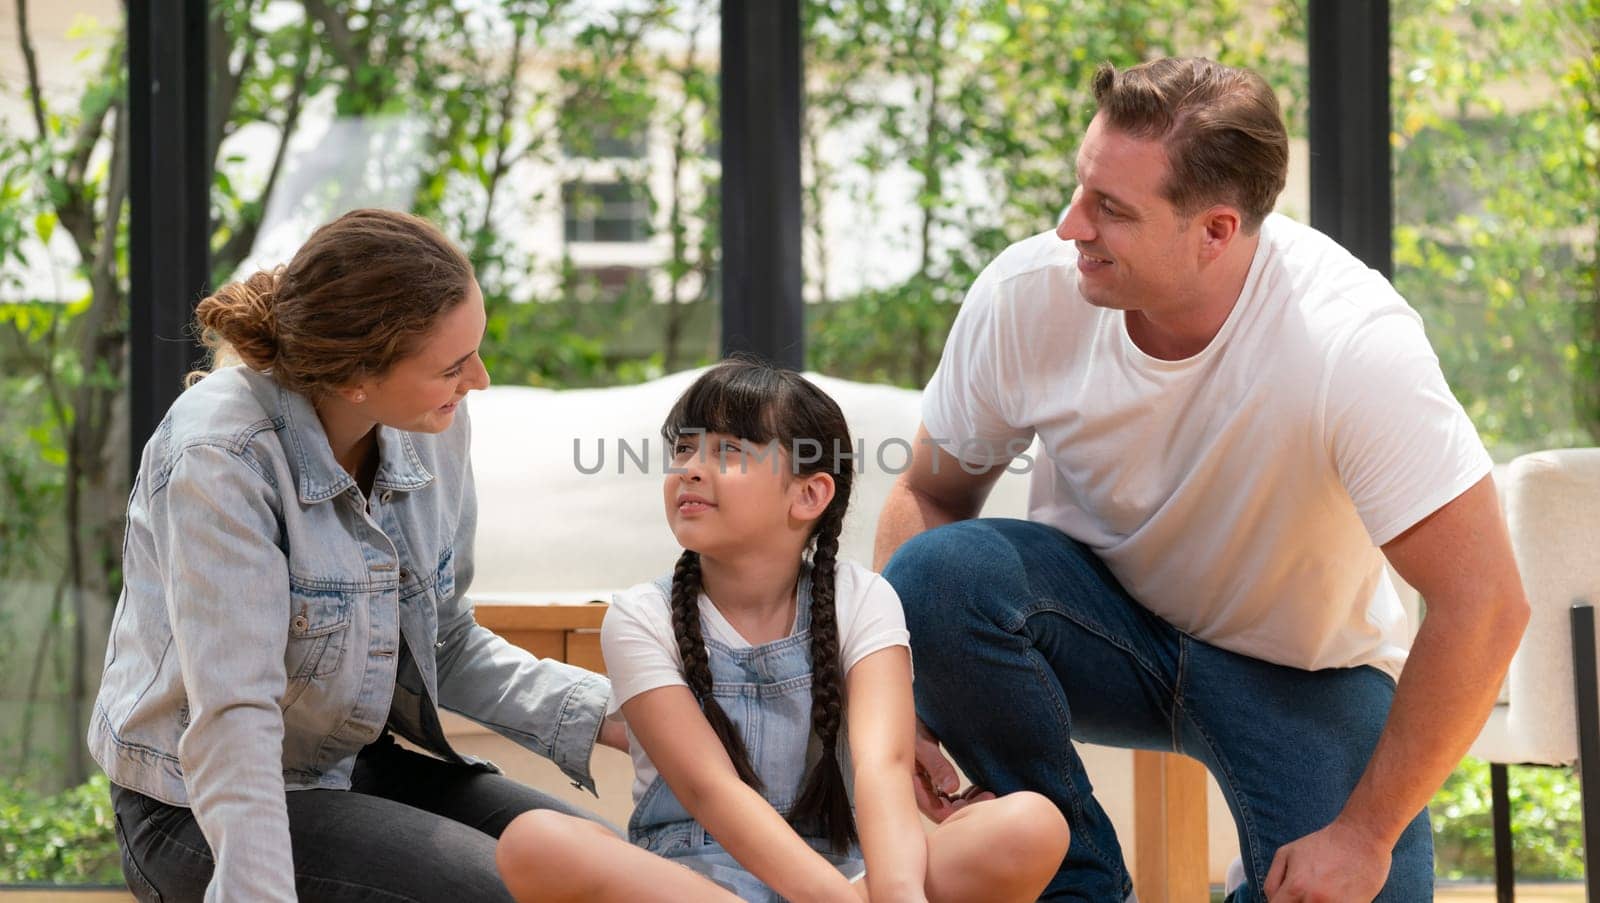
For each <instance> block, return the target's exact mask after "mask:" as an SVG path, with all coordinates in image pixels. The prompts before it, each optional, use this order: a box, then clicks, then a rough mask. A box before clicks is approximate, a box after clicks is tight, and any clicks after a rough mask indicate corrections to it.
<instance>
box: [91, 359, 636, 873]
mask: <svg viewBox="0 0 1600 903" xmlns="http://www.w3.org/2000/svg"><path fill="white" fill-rule="evenodd" d="M470 431H471V427H470V424H469V422H468V419H467V416H466V406H465V405H462V406H461V407H460V408H458V409H457V412H456V417H455V422H454V423H453V424H452V425H451V427H450V428H449V429H448V430H446V431H445V432H443V433H441V434H438V435H427V434H413V433H405V432H400V431H398V430H393V429H389V428H387V427H380V428H379V435H378V447H379V464H378V471H377V476H376V478H375V479H374V480H373V485H372V492H371V495H370V496H369V497H366V498H363V497H362V495H361V491H360V489H359V488H358V487H357V486H356V483H355V481H354V480H353V479H351V477H350V475H349V474H347V473H346V472H345V471H344V469H343V468H341V467H340V466H339V464H338V463H337V462H336V461H335V460H334V458H333V452H332V449H331V448H330V447H329V445H328V441H327V437H326V435H325V434H324V432H323V429H322V424H321V421H320V420H319V419H318V418H317V415H316V412H315V411H314V410H313V409H312V407H311V404H310V402H309V401H307V400H306V398H305V397H303V396H301V395H298V394H296V393H293V392H289V391H287V390H285V389H283V388H281V387H280V386H278V384H277V383H276V382H274V381H273V380H272V379H271V378H270V377H268V376H264V375H262V374H259V373H256V372H254V371H252V370H249V369H247V368H243V367H233V368H228V369H223V370H219V371H217V372H216V373H213V374H212V375H210V376H208V377H207V378H206V379H204V380H203V381H201V382H200V383H199V384H198V385H196V386H195V387H193V388H191V389H189V390H188V391H187V392H185V393H184V394H183V396H182V397H180V398H179V399H178V401H177V402H176V403H175V404H174V405H173V406H172V409H171V410H170V411H168V413H167V416H166V418H165V419H164V420H163V421H162V422H161V425H160V427H159V428H158V429H157V431H156V434H155V435H154V436H153V437H152V438H151V440H150V442H149V443H148V444H147V445H146V446H145V450H144V455H143V458H142V459H141V461H140V465H139V473H138V476H137V478H136V480H135V482H134V487H133V493H132V496H131V498H130V499H129V502H128V523H127V538H126V540H125V542H124V547H123V590H122V597H121V599H120V600H119V602H118V605H117V611H116V614H115V616H114V620H113V622H112V628H111V636H110V640H109V643H108V645H107V648H106V664H105V673H104V676H103V678H102V682H101V686H100V692H99V696H98V698H97V699H96V700H95V707H94V713H93V715H92V717H91V721H90V726H89V748H90V750H91V752H92V753H93V755H94V757H95V760H96V761H97V762H99V763H100V766H101V767H102V768H104V769H105V771H106V774H107V775H108V776H109V777H110V778H111V780H112V781H114V782H116V783H118V784H121V785H122V786H124V787H127V788H130V789H132V790H137V791H138V792H140V793H143V794H145V795H147V796H151V797H154V798H155V799H158V800H162V801H164V802H167V803H171V804H173V805H178V806H188V807H191V808H192V809H193V810H194V814H195V818H196V819H197V820H198V822H199V824H200V827H201V829H202V831H204V833H205V836H206V839H207V841H209V843H210V845H211V848H212V855H213V857H214V859H215V861H216V873H215V876H214V878H213V879H212V882H211V886H210V888H209V890H208V891H207V894H206V898H207V900H227V899H236V898H245V897H248V898H250V899H253V900H254V899H263V900H266V899H272V900H293V899H294V897H295V892H294V867H293V863H292V860H291V856H290V847H289V825H288V815H287V810H286V808H285V805H284V792H285V791H287V790H299V789H307V788H331V789H338V790H345V789H348V788H349V786H350V773H351V768H352V766H353V764H354V761H355V755H356V753H357V752H358V751H359V750H360V749H361V748H362V747H363V746H364V745H366V744H367V743H370V742H372V741H373V740H375V739H377V738H378V736H379V735H380V734H381V733H382V732H383V730H384V726H385V723H386V722H388V723H391V724H392V726H393V727H394V729H395V730H396V731H397V732H398V733H400V734H402V735H403V736H405V737H407V738H408V739H410V740H412V741H413V742H415V743H416V744H418V745H419V746H421V747H423V748H425V749H427V750H429V751H431V752H433V753H434V754H436V755H438V756H440V757H442V758H444V759H447V760H450V761H455V762H463V763H467V764H476V765H480V766H481V767H486V768H493V766H492V765H484V764H482V763H477V762H475V761H473V760H468V759H466V758H465V757H463V756H460V755H458V754H457V753H456V752H455V751H454V750H452V749H451V748H450V744H449V743H448V742H447V741H446V740H445V737H444V731H443V730H442V728H441V727H440V723H439V714H438V709H439V708H441V707H442V708H446V709H449V710H451V711H455V712H459V713H460V714H462V715H465V716H466V717H468V718H471V719H473V720H475V721H478V722H480V723H482V724H484V725H486V726H488V727H490V728H493V729H494V730H495V731H498V732H499V733H501V734H504V735H505V736H507V737H509V738H511V739H512V740H515V741H517V742H518V743H520V744H522V745H523V746H525V747H527V748H528V749H530V750H532V751H534V752H536V753H539V754H540V755H543V756H546V757H548V758H550V759H551V760H553V761H554V762H555V763H556V764H557V765H559V766H560V767H561V769H562V770H563V771H564V772H565V773H566V774H567V775H568V776H569V777H570V778H572V779H573V780H574V781H575V782H576V784H577V785H578V786H581V787H584V788H586V789H589V790H591V791H593V789H594V783H593V779H592V778H591V777H590V775H589V755H590V752H591V751H592V750H593V747H594V743H595V739H596V736H597V734H598V732H599V727H600V719H601V717H602V716H603V715H604V712H605V706H606V701H607V699H608V697H609V695H610V684H609V683H608V682H607V681H606V679H605V678H603V677H600V676H598V675H595V674H592V673H590V672H588V671H584V670H582V669H580V668H575V667H571V666H569V665H565V664H561V663H558V662H553V661H548V660H541V659H538V658H535V657H534V656H532V655H530V654H529V653H527V652H525V651H523V650H521V649H518V648H516V647H514V646H512V645H511V644H509V643H507V642H505V641H504V640H502V639H500V638H499V637H497V636H496V635H495V634H493V633H491V632H490V631H488V630H487V629H485V628H483V627H480V626H478V624H477V623H476V622H475V621H474V620H473V616H472V604H471V602H470V601H469V600H468V599H467V598H466V595H465V591H466V589H467V586H468V584H469V583H470V581H471V578H472V540H473V530H474V528H475V527H476V521H477V505H476V500H475V497H474V493H473V484H472V469H471V465H470V460H469V457H468V442H469V435H470ZM391 709H392V712H393V718H392V720H391Z"/></svg>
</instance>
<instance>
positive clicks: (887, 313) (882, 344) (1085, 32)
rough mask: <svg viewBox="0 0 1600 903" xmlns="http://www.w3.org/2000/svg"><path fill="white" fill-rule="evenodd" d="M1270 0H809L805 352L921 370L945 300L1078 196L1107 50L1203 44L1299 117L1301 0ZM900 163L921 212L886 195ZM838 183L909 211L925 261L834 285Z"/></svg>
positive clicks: (910, 381)
mask: <svg viewBox="0 0 1600 903" xmlns="http://www.w3.org/2000/svg"><path fill="white" fill-rule="evenodd" d="M1261 5H1262V6H1265V9H1266V12H1267V15H1265V16H1262V15H1254V16H1247V15H1246V14H1245V13H1246V10H1245V6H1246V5H1245V4H1243V3H1238V2H1232V0H1209V2H1198V3H1197V2H1189V0H1144V2H1119V3H1084V4H1071V5H1070V11H1068V10H1067V9H1065V8H1064V7H1066V6H1067V5H1066V4H1062V3H1049V2H1028V3H1017V2H1006V0H924V2H918V3H905V4H899V3H885V2H881V0H812V2H809V3H807V4H806V5H805V7H804V10H805V28H806V32H805V36H806V37H805V40H806V45H805V46H806V54H807V59H806V77H807V80H808V84H807V94H806V104H807V107H806V122H805V147H806V151H807V157H808V163H809V166H808V168H807V172H806V176H805V178H806V181H805V184H804V188H803V196H804V199H805V205H806V224H807V230H808V233H809V236H810V237H811V245H812V247H813V248H815V249H819V250H817V251H815V252H814V253H815V254H816V256H817V259H816V261H815V265H814V266H808V270H807V278H808V279H809V280H810V282H809V284H808V290H809V292H810V294H812V295H813V296H815V297H817V298H819V299H820V300H821V301H823V302H824V305H823V307H824V309H823V310H822V311H819V312H817V313H815V314H813V318H812V319H813V325H812V327H811V329H810V331H809V333H808V336H807V338H808V347H809V348H810V349H811V351H810V365H811V366H813V367H816V368H817V369H823V370H826V371H827V372H829V373H830V374H833V375H836V376H845V377H852V378H857V379H876V378H889V379H892V380H895V381H897V382H900V383H902V384H905V385H920V379H922V378H925V377H926V375H927V374H929V373H931V372H932V366H931V364H929V363H928V362H929V361H932V362H937V359H938V353H939V351H940V349H941V348H942V347H943V344H944V337H945V333H946V332H947V331H948V325H949V323H950V322H952V320H953V318H954V311H953V310H939V309H938V305H941V304H951V305H953V304H954V303H956V302H957V301H958V300H959V298H960V293H961V292H964V291H965V290H966V287H967V286H968V285H969V284H970V283H971V281H972V280H973V278H975V277H976V275H977V273H978V272H979V271H980V270H981V268H982V267H983V266H984V265H985V264H986V263H987V262H988V261H989V260H991V259H993V258H994V256H995V255H996V254H998V253H999V252H1000V251H1001V250H1002V249H1003V248H1004V247H1005V246H1006V245H1007V244H1009V243H1010V242H1012V241H1016V240H1017V239H1020V238H1022V237H1024V236H1027V235H1031V234H1034V233H1037V232H1040V231H1043V230H1044V229H1048V228H1050V227H1051V226H1053V225H1054V224H1055V222H1056V220H1057V218H1058V217H1059V215H1060V213H1061V211H1062V210H1064V209H1065V208H1066V205H1067V203H1068V200H1069V199H1070V197H1071V193H1072V185H1073V181H1074V175H1073V165H1074V154H1075V153H1076V150H1077V144H1078V140H1079V138H1080V137H1081V136H1082V134H1083V131H1084V129H1085V128H1087V126H1088V123H1089V119H1090V118H1091V117H1092V115H1093V113H1094V110H1095V105H1094V100H1093V95H1092V92H1091V88H1090V83H1091V78H1092V75H1093V73H1094V71H1095V69H1096V68H1097V67H1098V66H1099V65H1100V64H1101V63H1102V62H1110V63H1113V64H1115V65H1118V66H1130V65H1134V64H1136V63H1139V62H1141V61H1143V60H1145V59H1149V58H1152V57H1155V56H1162V55H1204V56H1211V57H1215V58H1218V59H1221V60H1223V61H1225V62H1230V63H1236V64H1246V65H1250V66H1253V67H1255V68H1257V69H1259V70H1261V71H1262V72H1263V73H1264V74H1265V75H1266V76H1267V78H1268V79H1269V81H1270V82H1271V83H1272V84H1273V86H1274V87H1275V88H1276V89H1277V90H1278V92H1279V95H1280V98H1281V100H1282V101H1283V103H1284V106H1285V110H1286V112H1287V114H1288V116H1289V119H1290V121H1291V123H1299V122H1303V120H1304V113H1303V109H1304V95H1305V78H1304V66H1303V63H1301V62H1299V61H1297V60H1296V59H1295V58H1294V56H1293V55H1292V54H1290V53H1287V52H1286V50H1287V49H1288V48H1292V47H1295V46H1303V35H1304V24H1303V22H1304V16H1303V12H1302V10H1301V7H1300V6H1299V5H1298V4H1296V3H1293V2H1271V3H1266V4H1261ZM845 133H848V134H852V135H864V136H865V139H864V141H862V142H861V143H860V147H859V150H857V151H854V152H853V153H852V154H850V155H849V156H846V157H840V155H839V154H838V153H837V152H830V151H829V147H830V145H831V144H832V143H833V138H834V136H837V135H840V134H845ZM847 143H848V142H847ZM906 169H909V170H910V172H911V175H912V176H913V177H914V179H915V183H916V186H917V188H916V191H915V194H914V199H913V202H912V203H913V205H914V207H913V209H912V211H911V215H910V216H908V215H907V212H906V211H905V209H904V206H903V202H902V201H901V200H899V199H898V197H896V199H895V200H893V201H892V202H891V201H888V200H885V199H884V197H883V196H884V195H887V194H889V193H890V192H891V191H895V190H896V189H894V187H893V185H894V184H895V183H896V182H897V181H899V180H902V179H903V178H904V171H905V170H906ZM862 182H864V183H865V184H864V186H863V185H862V184H861V183H862ZM844 197H848V198H849V199H850V203H852V204H864V205H865V206H866V207H867V208H868V210H869V211H871V212H873V213H877V212H878V211H880V210H881V211H882V212H883V214H884V215H883V216H881V217H877V216H874V217H873V218H872V219H871V220H869V222H872V223H873V224H874V227H877V223H879V222H882V223H909V226H907V227H906V228H904V231H903V232H902V233H900V234H897V235H894V236H892V237H893V238H894V239H895V240H897V241H899V242H901V243H902V244H903V245H904V246H905V247H907V248H909V249H911V250H912V251H914V259H915V261H916V263H915V269H914V270H913V271H912V272H911V273H909V274H907V275H906V276H905V277H904V278H903V280H902V281H900V282H899V283H898V284H891V285H889V286H885V287H870V288H868V289H866V290H864V291H862V292H860V293H859V294H858V295H856V296H854V297H839V293H838V291H837V290H836V289H835V288H833V287H832V286H830V285H829V284H828V283H827V277H828V266H827V264H828V261H827V260H826V258H825V251H826V248H827V247H828V242H829V237H830V236H829V233H828V231H827V226H826V223H827V217H826V216H825V215H824V214H825V212H826V211H827V209H828V207H829V205H830V204H833V203H837V202H839V200H840V199H841V198H844ZM890 203H893V204H895V205H897V206H896V208H895V209H893V210H889V209H886V208H887V205H889V204H890ZM836 306H837V307H836ZM940 324H943V325H942V327H941V326H940ZM836 331H837V332H836ZM896 358H898V360H897V359H896Z"/></svg>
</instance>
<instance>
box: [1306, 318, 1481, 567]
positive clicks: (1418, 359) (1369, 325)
mask: <svg viewBox="0 0 1600 903" xmlns="http://www.w3.org/2000/svg"><path fill="white" fill-rule="evenodd" d="M1323 411H1324V420H1323V423H1324V428H1325V438H1326V441H1327V443H1328V447H1329V451H1330V453H1331V454H1332V456H1333V462H1334V466H1335V467H1336V468H1337V470H1338V474H1339V480H1340V482H1341V483H1343V485H1344V487H1345V491H1346V492H1348V493H1349V495H1350V499H1351V501H1352V502H1354V503H1355V507H1356V511H1357V513H1358V514H1360V516H1361V521H1362V523H1363V524H1364V525H1365V526H1366V528H1367V533H1368V534H1369V535H1370V536H1371V537H1372V541H1373V543H1374V544H1375V545H1379V546H1381V545H1383V544H1385V543H1387V542H1389V541H1390V540H1392V539H1394V538H1395V537H1396V536H1399V535H1400V534H1401V533H1404V532H1405V531H1406V530H1408V529H1410V528H1411V527H1413V526H1415V525H1416V524H1417V523H1418V522H1419V521H1421V520H1422V519H1423V518H1425V517H1427V516H1428V515H1430V514H1432V513H1433V512H1435V511H1437V510H1439V509H1440V508H1441V507H1443V506H1444V505H1445V504H1446V503H1447V502H1449V501H1451V500H1452V499H1454V498H1455V497H1456V496H1459V495H1460V494H1461V493H1463V492H1465V491H1466V490H1467V489H1469V488H1471V487H1472V485H1473V484H1475V483H1477V482H1478V481H1479V480H1481V479H1483V477H1484V475H1485V474H1487V473H1489V471H1490V470H1491V469H1492V468H1493V466H1494V462H1493V461H1492V460H1491V459H1490V458H1489V453H1488V451H1487V450H1485V449H1484V447H1483V441H1482V440H1481V439H1479V438H1478V432H1477V430H1476V429H1475V428H1474V427H1473V425H1472V421H1471V420H1470V419H1469V418H1468V417H1467V413H1466V411H1465V410H1463V409H1462V407H1461V404H1460V403H1459V402H1458V401H1456V398H1455V396H1454V395H1453V394H1451V392H1450V387H1449V386H1448V385H1446V384H1445V380H1444V374H1443V373H1442V372H1441V371H1440V369H1439V359H1438V357H1437V356H1436V355H1435V354H1434V353H1433V348H1432V347H1431V346H1430V345H1429V344H1428V338H1427V336H1426V334H1424V332H1423V329H1422V321H1421V318H1419V317H1418V316H1417V315H1416V314H1415V313H1414V312H1412V311H1411V310H1409V309H1405V310H1402V311H1395V312H1393V313H1388V314H1384V315H1381V316H1378V317H1375V318H1373V319H1372V320H1369V321H1368V322H1366V323H1365V324H1363V325H1362V326H1361V327H1360V328H1358V329H1357V330H1356V331H1355V333H1354V334H1353V335H1352V336H1351V338H1350V341H1349V342H1348V343H1347V344H1346V345H1345V346H1344V348H1343V351H1342V353H1340V354H1339V355H1338V357H1337V358H1335V359H1334V361H1333V362H1332V364H1331V365H1330V367H1329V370H1328V388H1327V395H1326V400H1325V405H1324V408H1323Z"/></svg>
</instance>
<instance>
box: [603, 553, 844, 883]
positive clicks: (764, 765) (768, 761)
mask: <svg viewBox="0 0 1600 903" xmlns="http://www.w3.org/2000/svg"><path fill="white" fill-rule="evenodd" d="M656 586H658V587H660V589H661V591H662V593H664V594H665V595H666V596H667V598H669V599H670V598H671V597H672V578H671V577H663V578H661V579H659V580H657V581H656ZM797 608H798V611H797V612H796V614H795V628H794V630H793V631H792V632H791V633H790V635H789V636H787V637H784V638H783V639H780V640H774V641H772V642H770V643H763V644H761V645H759V646H750V647H746V648H743V649H732V648H729V647H728V646H727V645H725V644H723V643H720V642H718V641H717V640H716V639H714V638H712V637H706V652H707V653H708V658H709V659H710V662H711V679H712V690H711V692H712V695H713V696H714V697H716V700H717V703H718V704H719V705H721V706H722V710H723V711H725V712H727V713H728V718H729V719H730V720H732V722H733V725H734V729H735V730H737V731H738V732H739V736H740V737H742V738H743V739H744V744H745V748H746V749H747V750H749V752H750V763H751V765H753V766H754V767H755V770H756V774H757V775H759V776H760V777H761V781H762V784H763V787H764V789H763V790H762V791H761V795H762V796H763V797H765V798H766V800H767V802H769V803H771V804H772V807H773V808H774V809H776V810H778V812H779V813H780V814H781V815H783V816H784V817H785V818H788V817H789V814H790V812H791V810H793V808H794V803H795V800H796V799H797V798H798V797H799V796H800V785H801V781H802V779H803V778H804V777H805V770H806V767H807V766H808V765H809V764H810V763H811V762H814V761H816V760H817V759H818V758H819V757H820V755H821V744H820V742H819V741H817V740H816V739H815V738H814V736H813V734H812V731H811V629H810V627H811V579H810V572H809V569H808V570H806V571H804V572H802V574H801V576H800V586H799V591H798V606H797ZM848 748H849V747H848V744H847V742H846V738H845V735H844V728H843V725H841V726H840V730H839V761H840V765H841V767H842V769H843V771H844V774H845V780H846V786H847V787H848V786H849V781H850V778H851V768H850V760H849V756H848ZM853 789H854V788H851V790H852V791H853ZM853 795H854V794H853V792H852V796H853ZM796 831H798V832H799V834H800V836H801V837H803V838H805V840H806V842H807V843H809V844H811V846H812V848H813V849H815V850H816V851H817V852H819V853H821V854H822V856H823V858H825V859H827V860H828V861H829V862H832V863H833V864H834V866H835V867H836V868H838V869H839V871H840V872H842V873H843V874H844V875H845V877H847V878H851V879H855V878H857V877H859V876H860V875H862V874H863V873H864V872H865V865H864V863H863V862H862V860H861V851H860V849H859V848H857V847H852V848H851V849H850V850H849V851H848V852H847V853H846V854H845V855H836V854H834V853H833V852H831V851H830V850H829V848H828V841H827V840H826V838H825V837H824V836H823V832H822V831H821V829H820V827H819V826H816V825H811V826H807V825H797V826H796ZM628 839H629V840H630V841H632V842H633V843H635V844H637V845H638V846H641V847H643V848H644V849H646V850H649V851H651V852H652V853H656V854H658V855H660V856H664V857H666V858H668V859H671V860H673V861H674V862H678V863H681V864H683V865H685V866H688V867H689V868H691V869H693V870H694V871H696V872H699V873H700V874H702V875H705V876H706V877H707V878H710V879H711V880H712V881H714V882H716V883H717V884H719V885H721V886H722V887H724V888H726V889H727V890H729V891H731V892H732V893H734V894H737V895H738V896H739V897H740V898H741V899H744V900H747V901H752V903H778V901H781V900H782V899H783V898H782V897H780V896H778V894H777V893H775V892H774V891H773V890H772V889H771V888H769V887H767V885H766V884H764V883H762V881H761V879H759V878H757V877H756V876H754V875H752V874H750V872H748V871H746V870H745V868H744V867H743V866H741V865H740V864H739V863H738V861H737V860H735V859H734V858H733V856H732V855H731V854H729V853H728V852H727V850H725V849H723V847H722V845H721V844H719V843H717V841H716V840H715V839H713V838H712V837H711V835H710V834H708V833H706V830H705V828H702V827H701V826H700V825H699V823H698V822H696V821H695V820H694V818H693V817H692V816H691V815H689V812H688V810H686V809H684V807H683V804H682V803H680V802H678V798H677V797H676V796H674V795H673V793H672V790H671V789H670V788H668V787H667V782H666V781H665V780H664V779H663V778H661V776H660V775H657V776H656V779H655V780H654V781H652V782H651V783H650V786H649V787H648V788H646V789H645V792H644V795H643V796H641V797H639V802H638V803H637V804H635V806H634V809H633V818H632V819H630V820H629V822H628Z"/></svg>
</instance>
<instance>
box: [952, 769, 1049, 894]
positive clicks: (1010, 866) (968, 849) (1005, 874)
mask: <svg viewBox="0 0 1600 903" xmlns="http://www.w3.org/2000/svg"><path fill="white" fill-rule="evenodd" d="M1067 841H1068V832H1067V821H1066V819H1065V818H1063V817H1062V816H1061V810H1059V809H1057V808H1056V805H1055V804H1054V803H1052V802H1050V800H1049V799H1047V798H1046V797H1044V796H1042V795H1040V794H1037V793H1033V792H1031V791H1026V790H1025V791H1020V792H1017V793H1008V794H1006V795H1005V796H1002V797H1000V798H998V799H992V800H985V801H984V802H981V803H973V804H972V805H970V806H965V807H963V808H962V809H961V810H960V811H959V812H957V813H956V814H954V815H952V816H950V817H949V818H947V819H945V820H944V822H943V823H942V824H940V825H939V826H938V827H937V828H935V829H934V832H933V834H932V835H931V836H929V838H928V884H927V891H928V900H929V901H930V903H945V901H951V903H955V901H969V900H971V901H976V900H985V901H987V900H1017V901H1024V900H1035V899H1038V897H1039V894H1040V893H1041V892H1043V891H1044V888H1045V885H1046V884H1049V883H1050V880H1051V879H1052V878H1054V877H1055V875H1056V871H1057V870H1058V869H1060V868H1061V860H1062V859H1064V858H1066V855H1067Z"/></svg>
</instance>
